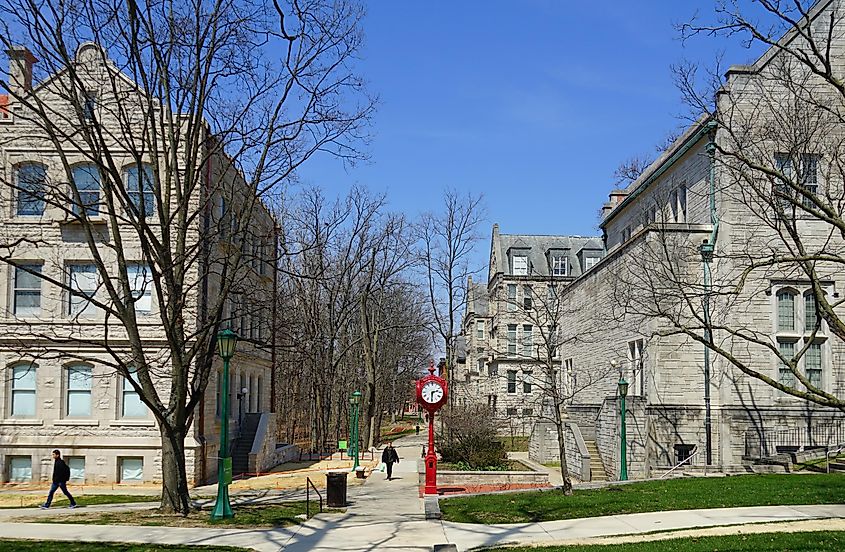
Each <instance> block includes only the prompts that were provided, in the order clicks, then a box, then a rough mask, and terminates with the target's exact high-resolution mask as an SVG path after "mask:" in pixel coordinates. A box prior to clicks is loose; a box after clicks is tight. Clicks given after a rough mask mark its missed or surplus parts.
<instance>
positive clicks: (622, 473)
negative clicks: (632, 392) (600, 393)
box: [618, 376, 628, 481]
mask: <svg viewBox="0 0 845 552" xmlns="http://www.w3.org/2000/svg"><path fill="white" fill-rule="evenodd" d="M618 386H619V398H620V400H621V403H622V406H621V408H620V413H619V415H620V417H621V419H622V431H621V438H620V443H619V447H620V449H621V456H622V458H621V465H620V467H619V481H627V480H628V446H627V441H628V436H627V435H626V432H625V429H626V428H625V397H626V396H627V395H628V382H627V381H625V378H623V377H622V376H620V377H619V383H618Z"/></svg>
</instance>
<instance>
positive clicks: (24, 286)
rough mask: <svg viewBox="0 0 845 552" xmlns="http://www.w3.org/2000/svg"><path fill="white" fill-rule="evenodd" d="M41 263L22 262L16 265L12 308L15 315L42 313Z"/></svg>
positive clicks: (36, 314)
mask: <svg viewBox="0 0 845 552" xmlns="http://www.w3.org/2000/svg"><path fill="white" fill-rule="evenodd" d="M39 274H41V265H40V264H22V265H19V266H16V267H15V291H14V298H13V305H12V309H13V311H14V314H15V316H38V315H39V314H41V277H40V276H38V275H39Z"/></svg>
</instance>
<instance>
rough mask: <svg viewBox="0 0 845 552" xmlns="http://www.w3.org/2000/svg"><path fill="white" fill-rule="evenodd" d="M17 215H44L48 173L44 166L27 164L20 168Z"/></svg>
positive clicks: (18, 174)
mask: <svg viewBox="0 0 845 552" xmlns="http://www.w3.org/2000/svg"><path fill="white" fill-rule="evenodd" d="M17 177H18V178H17V180H18V201H17V214H18V215H22V216H39V215H43V214H44V192H45V188H46V186H47V171H46V169H45V168H44V166H43V165H38V164H35V163H25V164H23V165H19V166H18V171H17Z"/></svg>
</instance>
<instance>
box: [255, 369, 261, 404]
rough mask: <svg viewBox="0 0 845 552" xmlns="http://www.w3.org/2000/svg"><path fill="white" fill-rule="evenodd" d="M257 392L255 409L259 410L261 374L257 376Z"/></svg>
mask: <svg viewBox="0 0 845 552" xmlns="http://www.w3.org/2000/svg"><path fill="white" fill-rule="evenodd" d="M256 388H257V394H256V395H255V411H256V412H261V392H262V387H261V376H258V383H257V384H256Z"/></svg>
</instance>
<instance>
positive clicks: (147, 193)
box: [123, 162, 157, 218]
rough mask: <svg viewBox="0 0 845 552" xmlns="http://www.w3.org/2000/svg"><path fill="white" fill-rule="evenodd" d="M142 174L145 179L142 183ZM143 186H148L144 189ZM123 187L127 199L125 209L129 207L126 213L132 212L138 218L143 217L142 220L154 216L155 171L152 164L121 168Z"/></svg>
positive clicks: (131, 165)
mask: <svg viewBox="0 0 845 552" xmlns="http://www.w3.org/2000/svg"><path fill="white" fill-rule="evenodd" d="M133 171H134V173H133ZM142 173H143V174H144V175H145V176H146V177H147V178H145V179H144V182H141V174H142ZM133 174H134V176H133ZM133 178H134V182H133V180H132V179H133ZM133 184H134V188H133ZM144 184H148V186H147V187H146V188H145V187H144ZM123 185H124V187H125V189H126V195H127V197H128V199H129V202H128V204H127V207H129V206H130V205H131V208H130V209H127V210H128V211H134V212H135V213H137V214H138V215H139V216H140V215H143V217H144V218H149V217H152V216H154V215H155V214H156V207H157V205H156V197H155V170H154V168H153V165H152V163H146V162H141V163H132V164H130V165H126V166H125V167H123ZM142 205H143V211H142V207H141V206H142Z"/></svg>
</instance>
